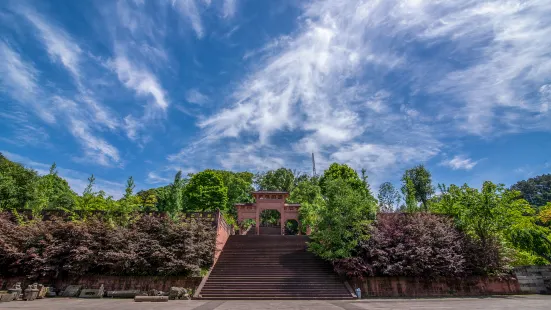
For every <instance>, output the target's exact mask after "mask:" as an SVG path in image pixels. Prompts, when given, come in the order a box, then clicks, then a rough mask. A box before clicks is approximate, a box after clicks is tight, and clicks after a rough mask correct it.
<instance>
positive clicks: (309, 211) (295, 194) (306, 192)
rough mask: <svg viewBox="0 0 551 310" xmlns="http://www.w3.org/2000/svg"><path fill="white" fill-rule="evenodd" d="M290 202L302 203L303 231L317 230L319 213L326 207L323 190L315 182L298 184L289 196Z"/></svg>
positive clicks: (307, 181)
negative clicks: (308, 229) (309, 228)
mask: <svg viewBox="0 0 551 310" xmlns="http://www.w3.org/2000/svg"><path fill="white" fill-rule="evenodd" d="M289 202H292V203H300V205H301V206H300V210H299V212H300V214H299V217H300V222H301V224H302V225H301V226H302V230H303V231H305V229H306V227H308V226H309V227H311V228H315V227H316V226H317V224H318V222H319V212H320V210H321V209H322V208H324V207H325V200H324V199H323V196H322V195H321V188H320V187H319V185H318V184H317V182H316V181H315V180H305V181H302V182H300V183H298V185H297V186H295V188H294V189H293V191H292V192H291V194H290V196H289Z"/></svg>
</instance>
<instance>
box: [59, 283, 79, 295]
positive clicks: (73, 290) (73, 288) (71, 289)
mask: <svg viewBox="0 0 551 310" xmlns="http://www.w3.org/2000/svg"><path fill="white" fill-rule="evenodd" d="M81 288H82V286H81V285H69V286H67V288H65V290H64V291H63V292H61V294H60V295H59V296H62V297H77V296H78V294H79V293H80V289H81Z"/></svg>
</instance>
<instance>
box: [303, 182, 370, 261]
mask: <svg viewBox="0 0 551 310" xmlns="http://www.w3.org/2000/svg"><path fill="white" fill-rule="evenodd" d="M324 187H325V197H326V205H325V206H324V207H323V208H321V209H320V210H319V222H318V224H317V227H316V229H315V230H314V231H313V233H312V235H311V242H310V244H309V246H310V250H311V251H312V252H314V253H315V254H316V255H318V256H320V257H322V258H324V259H327V260H334V259H340V258H346V257H350V256H352V255H353V252H354V250H355V249H356V247H357V246H358V244H359V242H360V241H362V240H365V239H366V238H367V237H368V235H367V228H368V226H369V224H370V222H371V220H373V219H374V218H375V214H376V210H377V204H376V200H375V199H374V198H373V197H369V196H367V195H366V194H365V191H358V190H357V188H354V187H353V186H352V185H351V184H350V182H347V180H345V179H342V178H335V179H333V180H327V179H325V182H324Z"/></svg>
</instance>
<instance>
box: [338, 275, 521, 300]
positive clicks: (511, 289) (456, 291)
mask: <svg viewBox="0 0 551 310" xmlns="http://www.w3.org/2000/svg"><path fill="white" fill-rule="evenodd" d="M349 282H350V285H351V286H352V288H353V289H356V288H358V287H359V288H360V289H361V291H362V298H370V297H435V296H439V297H441V296H483V295H508V294H520V293H521V290H520V285H519V283H518V281H517V279H516V278H514V277H469V278H465V279H431V280H425V279H418V278H408V277H367V278H364V279H352V280H350V281H349Z"/></svg>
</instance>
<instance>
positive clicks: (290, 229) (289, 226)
mask: <svg viewBox="0 0 551 310" xmlns="http://www.w3.org/2000/svg"><path fill="white" fill-rule="evenodd" d="M299 229H300V227H299V224H298V221H297V220H295V219H290V220H287V221H285V234H286V235H291V236H294V235H298V234H299Z"/></svg>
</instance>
